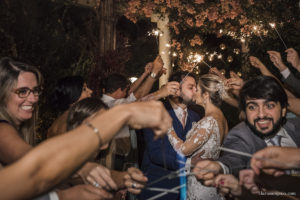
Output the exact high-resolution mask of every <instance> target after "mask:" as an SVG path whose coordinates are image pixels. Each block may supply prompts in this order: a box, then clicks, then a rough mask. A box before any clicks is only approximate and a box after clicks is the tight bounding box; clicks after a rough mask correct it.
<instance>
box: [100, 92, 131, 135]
mask: <svg viewBox="0 0 300 200" xmlns="http://www.w3.org/2000/svg"><path fill="white" fill-rule="evenodd" d="M101 100H102V101H103V102H104V103H105V104H106V105H107V106H108V107H110V108H111V107H113V106H115V105H120V104H126V103H132V102H135V101H136V98H135V96H134V94H133V93H131V94H130V95H129V96H128V97H127V98H121V99H115V98H113V97H111V96H108V95H106V94H103V95H102V97H101ZM129 136H130V132H129V127H128V126H127V125H126V126H123V128H121V129H120V131H119V132H118V133H117V135H116V136H115V137H114V138H124V137H129Z"/></svg>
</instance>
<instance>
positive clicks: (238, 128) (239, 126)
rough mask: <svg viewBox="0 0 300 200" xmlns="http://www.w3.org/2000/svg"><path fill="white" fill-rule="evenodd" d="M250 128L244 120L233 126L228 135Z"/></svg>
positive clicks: (240, 132)
mask: <svg viewBox="0 0 300 200" xmlns="http://www.w3.org/2000/svg"><path fill="white" fill-rule="evenodd" d="M248 130H249V128H248V126H247V124H246V123H245V122H244V121H243V122H240V123H239V124H237V125H236V126H234V127H233V128H231V129H230V130H229V132H228V135H235V134H242V133H243V132H245V131H247V132H248Z"/></svg>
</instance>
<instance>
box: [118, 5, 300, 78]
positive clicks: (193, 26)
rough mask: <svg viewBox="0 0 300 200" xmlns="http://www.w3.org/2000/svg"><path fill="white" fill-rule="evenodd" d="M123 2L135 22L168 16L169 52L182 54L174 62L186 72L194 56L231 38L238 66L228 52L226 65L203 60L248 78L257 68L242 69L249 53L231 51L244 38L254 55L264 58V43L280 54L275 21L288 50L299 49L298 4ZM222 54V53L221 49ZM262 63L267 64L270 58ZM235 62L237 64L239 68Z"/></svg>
mask: <svg viewBox="0 0 300 200" xmlns="http://www.w3.org/2000/svg"><path fill="white" fill-rule="evenodd" d="M119 2H120V4H119V5H120V9H119V10H120V13H123V14H124V15H125V16H126V17H127V18H128V19H129V20H131V21H133V22H135V23H136V22H138V20H140V19H144V18H151V16H152V14H159V15H160V16H161V17H162V18H163V17H164V16H168V18H169V27H170V30H171V32H172V41H170V42H171V44H172V49H171V51H172V52H175V53H176V54H177V55H178V58H175V59H174V62H175V63H176V64H179V65H180V66H181V68H183V69H190V68H191V63H190V62H187V57H188V56H189V54H190V53H191V52H192V53H194V52H199V53H201V54H202V55H205V54H206V53H208V54H209V55H211V54H212V52H214V51H216V50H215V49H217V48H218V47H219V45H221V44H222V43H223V41H224V39H225V40H227V41H228V40H229V39H228V37H230V38H231V41H230V40H229V44H227V45H226V47H227V49H229V50H231V54H230V55H231V56H232V57H233V60H234V61H237V62H234V63H230V62H227V59H226V58H227V57H228V55H229V54H228V53H227V54H228V55H227V56H224V55H223V60H224V61H226V64H224V62H220V61H218V62H217V61H216V60H215V62H210V60H209V59H208V58H209V56H206V58H205V61H206V62H207V63H210V64H211V65H213V66H215V65H216V66H218V67H219V68H224V67H225V68H228V66H229V67H230V68H231V69H234V70H236V71H243V72H244V73H246V74H245V75H247V76H248V74H251V73H253V72H255V70H254V71H253V70H252V69H250V68H249V66H245V65H244V66H241V62H240V61H244V64H245V61H246V60H247V58H248V55H242V56H243V57H242V56H241V55H240V54H238V55H236V54H234V53H233V51H234V49H236V48H238V49H239V50H241V40H242V41H245V42H246V45H248V44H249V47H250V52H249V53H251V54H253V55H262V52H261V51H260V52H259V50H263V49H264V50H265V48H263V47H266V45H268V46H267V48H272V49H274V48H276V46H280V50H281V51H283V48H282V47H283V46H282V43H281V41H280V40H279V38H278V35H277V34H276V32H275V30H274V29H272V28H271V27H270V25H269V23H271V22H272V23H276V27H277V30H278V31H279V32H280V33H281V34H282V35H283V38H284V40H286V42H287V44H288V46H289V47H296V48H297V45H299V42H298V39H297V38H299V31H298V30H299V13H300V12H299V10H300V9H299V6H298V2H297V1H294V0H279V1H271V0H213V1H208V0H182V1H180V0H154V1H150V0H126V1H124V0H122V1H119ZM297 27H298V29H297ZM288 31H289V32H288ZM211 35H215V42H212V43H214V44H215V47H213V48H211V43H209V41H207V40H208V38H210V37H211ZM290 35H295V36H296V38H291V37H290ZM269 41H273V43H272V42H269ZM212 49H214V50H212ZM220 52H221V53H220ZM218 53H219V54H223V53H222V51H220V49H218ZM246 53H247V52H246ZM225 54H226V53H225ZM263 55H265V51H264V52H263ZM264 59H265V60H264ZM229 60H231V59H229ZM263 60H264V61H267V59H266V58H263ZM237 63H239V64H238V65H239V66H236V65H237ZM220 65H221V66H222V67H220ZM226 65H227V66H226ZM192 66H193V65H192ZM202 66H204V65H203V64H202ZM202 68H203V67H202Z"/></svg>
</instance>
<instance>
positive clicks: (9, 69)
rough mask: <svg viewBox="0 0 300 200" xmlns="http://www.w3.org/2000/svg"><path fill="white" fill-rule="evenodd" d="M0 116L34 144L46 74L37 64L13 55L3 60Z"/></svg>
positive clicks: (0, 85) (1, 66)
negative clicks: (41, 87) (37, 105)
mask: <svg viewBox="0 0 300 200" xmlns="http://www.w3.org/2000/svg"><path fill="white" fill-rule="evenodd" d="M0 71H1V74H0V91H1V93H0V99H1V100H0V119H1V120H4V121H6V122H7V123H9V124H10V125H12V126H13V127H14V128H15V129H16V130H20V131H19V133H20V134H21V136H22V137H23V138H24V140H25V141H26V142H28V143H30V144H34V136H35V131H34V127H33V124H34V120H35V116H36V109H35V106H36V104H37V102H38V99H39V95H40V93H41V89H40V86H41V84H42V76H41V74H40V72H39V71H38V70H37V69H36V68H35V67H33V66H30V65H27V64H24V63H21V62H18V61H15V60H13V59H11V58H2V59H1V60H0Z"/></svg>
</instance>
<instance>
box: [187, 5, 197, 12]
mask: <svg viewBox="0 0 300 200" xmlns="http://www.w3.org/2000/svg"><path fill="white" fill-rule="evenodd" d="M186 11H187V12H188V13H189V14H195V13H196V11H195V8H194V7H192V6H188V7H187V9H186Z"/></svg>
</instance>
